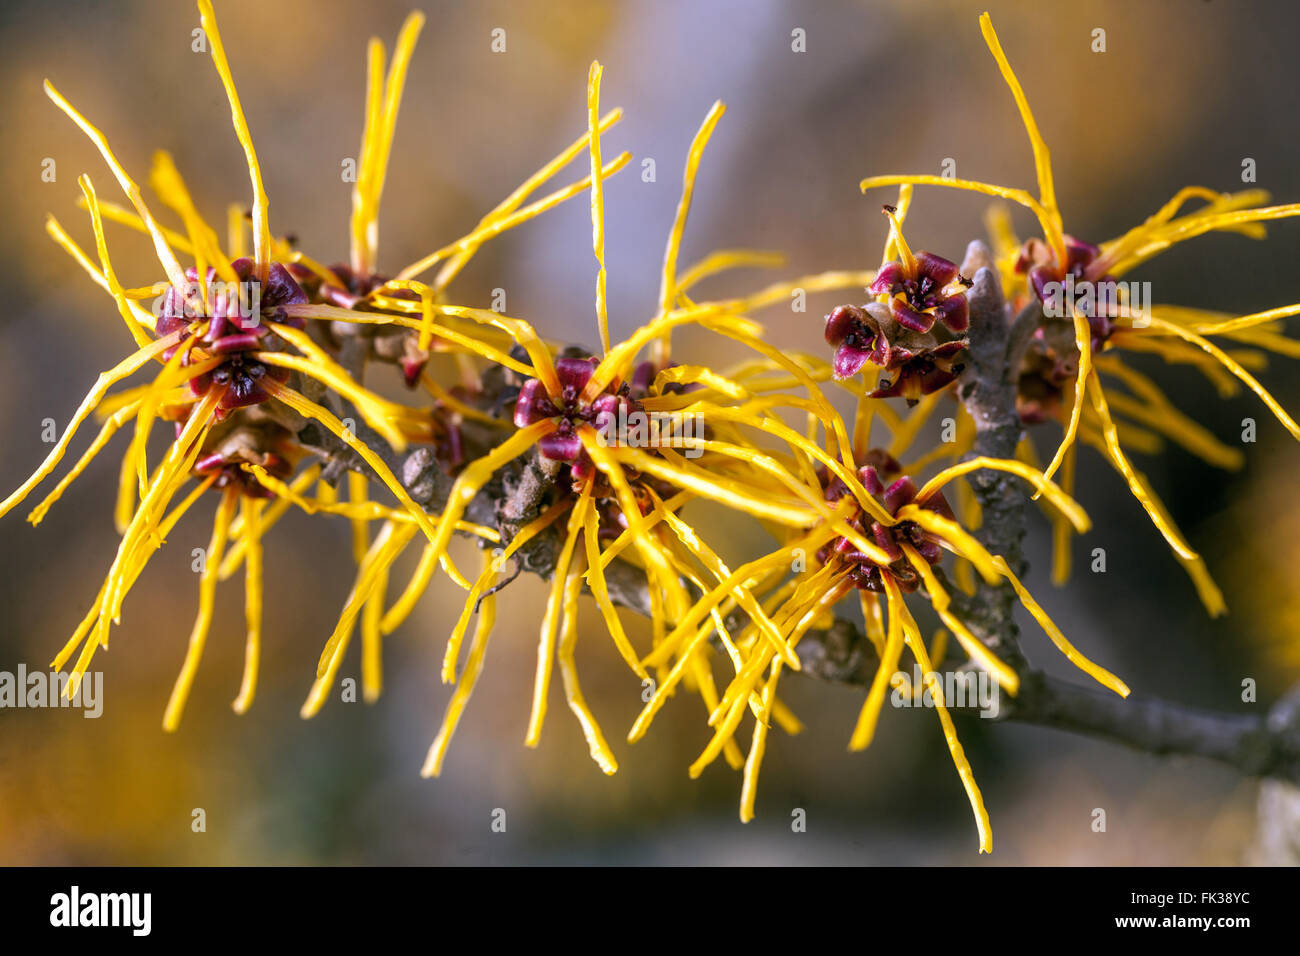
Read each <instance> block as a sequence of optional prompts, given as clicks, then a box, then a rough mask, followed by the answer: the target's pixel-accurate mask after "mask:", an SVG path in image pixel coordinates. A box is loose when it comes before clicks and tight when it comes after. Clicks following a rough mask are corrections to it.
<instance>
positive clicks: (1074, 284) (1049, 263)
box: [1016, 234, 1119, 352]
mask: <svg viewBox="0 0 1300 956" xmlns="http://www.w3.org/2000/svg"><path fill="white" fill-rule="evenodd" d="M1064 238H1065V264H1064V266H1062V265H1061V264H1060V262H1059V260H1058V258H1057V256H1056V254H1055V253H1053V252H1052V250H1051V248H1050V247H1049V246H1048V245H1047V244H1046V243H1045V242H1043V241H1042V240H1040V239H1036V238H1035V239H1029V240H1028V241H1026V242H1025V244H1024V246H1022V247H1021V249H1020V255H1019V256H1018V257H1017V259H1016V271H1017V272H1019V273H1022V274H1023V273H1027V274H1028V279H1029V287H1030V288H1031V289H1032V290H1033V292H1034V295H1035V296H1036V297H1037V298H1038V300H1039V301H1040V302H1042V303H1043V305H1044V306H1045V307H1046V308H1047V310H1048V315H1049V317H1050V316H1055V317H1062V316H1064V315H1066V314H1068V313H1067V311H1066V309H1065V306H1066V298H1067V296H1068V298H1069V299H1070V311H1074V310H1075V309H1076V308H1077V309H1078V311H1079V313H1080V314H1081V315H1083V316H1084V317H1085V318H1087V320H1088V325H1089V326H1090V327H1091V329H1092V350H1093V352H1099V351H1101V349H1102V347H1103V346H1104V345H1105V344H1106V342H1107V341H1108V340H1109V339H1110V337H1111V335H1112V334H1113V333H1114V331H1115V319H1116V317H1117V316H1118V314H1119V309H1118V305H1119V303H1118V302H1117V301H1116V299H1115V297H1114V294H1113V292H1112V291H1111V290H1113V289H1114V288H1115V285H1114V283H1115V277H1114V276H1112V275H1110V274H1109V272H1108V269H1109V266H1110V263H1109V260H1107V259H1106V258H1105V257H1103V256H1102V253H1101V247H1100V246H1095V245H1093V244H1092V243H1090V242H1083V241H1081V240H1079V239H1076V238H1074V237H1073V236H1071V235H1069V234H1066V235H1065V237H1064ZM1085 287H1086V288H1087V290H1088V292H1087V294H1086V296H1084V295H1076V294H1074V290H1075V289H1083V288H1085Z"/></svg>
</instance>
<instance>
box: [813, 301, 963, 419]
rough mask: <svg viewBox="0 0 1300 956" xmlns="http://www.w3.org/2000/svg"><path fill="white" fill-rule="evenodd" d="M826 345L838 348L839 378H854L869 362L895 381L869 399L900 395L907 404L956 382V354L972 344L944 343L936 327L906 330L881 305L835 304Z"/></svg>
mask: <svg viewBox="0 0 1300 956" xmlns="http://www.w3.org/2000/svg"><path fill="white" fill-rule="evenodd" d="M826 341H827V343H828V344H830V345H832V346H834V347H835V356H834V359H833V362H832V367H833V372H834V375H835V378H836V379H837V380H843V379H846V378H852V377H853V376H854V375H856V374H857V373H858V372H859V371H861V369H862V367H863V366H864V365H866V364H867V363H868V362H870V363H871V364H872V365H876V366H878V367H880V368H881V369H884V370H885V371H886V372H889V373H892V378H889V379H885V380H883V381H881V382H880V384H879V387H878V388H876V389H875V390H874V391H872V392H871V393H869V396H868V397H870V398H893V397H896V396H902V397H903V398H906V399H907V401H908V402H909V403H914V402H916V401H918V400H919V399H920V397H921V396H922V395H929V394H930V393H931V392H937V391H938V390H939V389H941V388H944V387H946V386H947V385H949V384H951V383H952V382H953V381H955V380H956V378H957V376H958V375H959V374H960V373H961V370H962V368H963V366H962V364H961V363H959V362H958V361H957V356H958V355H960V354H961V352H962V351H963V350H964V349H965V348H966V346H967V344H968V343H967V340H966V339H964V338H954V339H948V340H947V341H941V340H940V338H939V337H938V336H937V335H935V334H934V330H933V329H931V330H930V331H927V332H917V331H915V330H914V329H911V328H908V327H906V326H904V325H902V324H900V323H899V321H898V320H897V318H895V316H894V313H893V311H892V310H891V309H890V307H889V306H887V305H884V304H883V303H880V302H869V303H867V304H866V305H863V306H856V305H840V306H836V307H835V308H834V309H832V310H831V312H830V314H829V315H828V316H826Z"/></svg>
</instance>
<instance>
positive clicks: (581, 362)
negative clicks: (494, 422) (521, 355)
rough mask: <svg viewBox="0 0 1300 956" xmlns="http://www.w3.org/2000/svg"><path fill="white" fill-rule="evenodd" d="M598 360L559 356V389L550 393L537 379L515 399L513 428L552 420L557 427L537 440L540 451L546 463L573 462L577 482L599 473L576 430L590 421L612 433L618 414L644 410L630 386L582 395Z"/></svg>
mask: <svg viewBox="0 0 1300 956" xmlns="http://www.w3.org/2000/svg"><path fill="white" fill-rule="evenodd" d="M596 365H597V360H596V359H595V358H590V357H588V358H580V357H576V356H564V357H561V358H558V359H556V360H555V376H556V378H557V379H558V380H559V393H558V394H556V395H551V394H549V393H548V392H547V391H546V387H545V386H544V385H543V384H542V383H541V382H540V381H539V380H538V379H535V378H530V379H529V380H528V381H526V382H525V383H524V385H523V387H522V388H521V389H520V390H519V399H518V400H517V401H516V402H515V427H517V428H526V427H528V426H529V425H535V424H536V423H537V422H540V421H546V420H550V421H553V422H554V423H555V426H556V428H555V431H553V432H551V433H550V434H547V435H544V436H543V437H542V438H541V439H540V440H539V441H538V442H537V450H538V452H539V453H540V454H541V456H542V457H543V458H545V459H547V460H548V461H553V462H560V463H563V464H567V465H569V466H570V471H571V472H572V476H573V480H574V483H575V484H579V483H582V482H585V481H586V480H587V479H588V478H590V477H591V476H592V475H593V474H594V473H595V465H594V464H593V463H592V460H591V457H590V456H589V455H588V454H587V453H586V451H585V450H584V449H583V447H582V439H581V438H580V437H579V436H578V429H579V428H581V427H582V426H584V425H590V426H591V427H593V428H595V429H596V431H597V432H598V433H601V434H608V433H609V432H610V425H611V423H613V422H616V421H617V420H618V417H619V410H620V408H621V409H622V410H623V415H624V416H626V415H628V414H630V413H631V412H633V411H637V410H639V409H640V403H639V402H637V401H636V400H635V399H633V398H630V397H629V396H628V389H627V388H626V386H621V387H619V388H617V389H615V390H613V391H611V390H609V389H607V390H606V391H604V392H602V393H601V394H599V395H597V396H596V397H595V398H594V399H591V400H590V401H588V400H587V399H585V398H583V390H584V389H585V388H586V387H587V383H588V382H589V381H590V380H591V376H592V373H593V372H594V371H595V370H596Z"/></svg>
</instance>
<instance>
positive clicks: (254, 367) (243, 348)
mask: <svg viewBox="0 0 1300 956" xmlns="http://www.w3.org/2000/svg"><path fill="white" fill-rule="evenodd" d="M230 266H231V269H232V270H233V271H234V274H235V276H236V277H237V279H238V281H237V282H235V283H231V282H228V281H222V280H220V279H219V278H218V274H217V271H216V269H214V268H209V269H208V270H207V276H206V287H207V291H208V297H207V298H208V301H207V305H206V306H205V305H204V302H203V294H202V287H201V286H200V284H199V274H198V271H197V270H196V269H195V268H194V267H193V266H191V267H190V268H188V269H186V270H185V277H186V279H187V280H188V281H187V284H186V287H185V288H184V289H177V288H176V287H174V286H170V287H168V289H167V291H166V293H165V294H164V295H163V297H162V303H161V307H160V311H159V315H158V318H157V321H156V322H155V324H154V330H155V331H156V332H157V334H158V335H159V336H160V337H161V336H166V335H170V334H171V333H173V332H177V331H181V330H184V329H188V328H189V327H190V326H191V325H192V324H193V323H194V322H195V321H198V320H203V319H207V320H208V328H207V331H206V332H204V333H203V335H202V336H201V337H200V338H199V339H198V341H197V342H196V343H194V344H196V345H198V346H199V347H200V348H202V349H204V350H205V351H207V352H210V353H211V354H213V355H217V356H226V359H225V361H224V362H222V363H221V364H220V365H218V366H217V367H216V368H214V369H212V370H211V371H208V372H205V373H204V374H202V375H198V376H196V377H194V378H192V379H190V390H191V391H192V392H193V393H194V395H195V396H197V397H200V398H201V397H202V396H203V395H205V394H207V392H208V390H209V389H211V388H214V387H215V388H218V389H221V390H222V394H221V397H220V398H219V399H218V401H217V405H216V414H217V415H218V416H219V417H224V416H225V415H226V414H227V413H229V412H230V411H232V410H234V409H236V408H244V407H247V406H249V405H258V404H261V403H262V402H265V401H266V400H267V399H268V398H270V394H269V392H268V391H267V390H266V388H265V387H264V380H265V379H266V378H267V377H268V376H269V377H271V378H272V379H274V380H275V381H279V382H283V381H286V380H287V379H288V371H287V370H286V369H282V368H273V367H271V366H269V365H267V364H266V363H264V362H261V361H258V360H257V359H255V358H252V357H251V355H250V353H252V352H255V351H259V350H266V349H268V347H272V346H274V345H276V344H278V338H277V337H276V336H275V334H274V333H273V332H272V330H271V324H272V323H283V324H285V325H288V326H291V327H293V328H296V329H302V328H305V326H306V323H305V322H304V320H302V319H300V318H294V317H293V316H291V315H289V314H287V313H286V311H285V307H286V306H291V305H302V304H303V303H305V302H306V301H307V294H306V293H305V292H303V290H302V287H301V286H300V285H298V283H297V282H296V281H295V280H294V278H293V276H292V275H290V274H289V271H288V270H287V269H285V267H284V266H282V265H280V264H279V263H278V262H273V263H271V264H270V268H269V269H268V271H267V279H266V282H265V283H261V282H258V281H257V280H256V279H254V278H253V276H254V272H255V264H254V262H253V260H252V259H248V258H240V259H236V260H234V261H233V262H231V264H230ZM177 347H179V346H177ZM170 354H171V353H170V351H169V352H168V353H166V355H165V357H170ZM189 358H190V356H188V355H187V356H186V361H187V362H188V361H189Z"/></svg>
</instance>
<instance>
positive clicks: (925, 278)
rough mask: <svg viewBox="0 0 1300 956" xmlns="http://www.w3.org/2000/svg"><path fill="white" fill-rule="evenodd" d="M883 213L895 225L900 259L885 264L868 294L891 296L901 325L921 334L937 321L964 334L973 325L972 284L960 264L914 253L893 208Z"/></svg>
mask: <svg viewBox="0 0 1300 956" xmlns="http://www.w3.org/2000/svg"><path fill="white" fill-rule="evenodd" d="M882 211H883V212H884V213H885V215H886V216H888V217H889V219H890V222H891V223H892V224H893V238H894V241H895V243H896V244H897V247H898V253H899V260H898V261H895V262H887V263H885V264H884V265H883V266H882V267H881V269H880V271H879V272H878V273H876V278H875V281H874V282H872V283H871V286H870V287H869V288H868V291H869V292H871V293H873V294H874V295H879V296H888V303H889V309H890V311H891V312H892V313H893V315H894V318H895V319H896V320H898V324H899V325H902V326H904V327H905V328H909V329H913V330H915V331H917V332H929V331H930V329H931V328H933V327H934V323H935V320H938V321H939V322H941V323H943V325H944V326H946V327H947V328H948V329H949V330H950V331H952V332H955V333H960V332H964V331H966V327H967V326H968V325H970V307H969V305H968V304H967V302H966V289H967V288H968V287H969V286H970V284H971V282H970V280H969V279H967V278H966V277H965V276H963V275H962V274H961V270H960V269H959V268H958V267H957V264H956V263H955V262H953V261H951V260H950V259H945V258H944V257H943V256H936V255H935V254H934V253H932V252H925V251H921V252H917V253H915V254H913V253H912V250H911V249H909V248H908V246H907V242H906V240H904V239H903V231H902V229H901V228H900V227H899V224H898V220H897V219H896V218H895V216H894V213H895V212H896V211H897V210H896V208H895V207H893V206H884V207H882Z"/></svg>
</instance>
